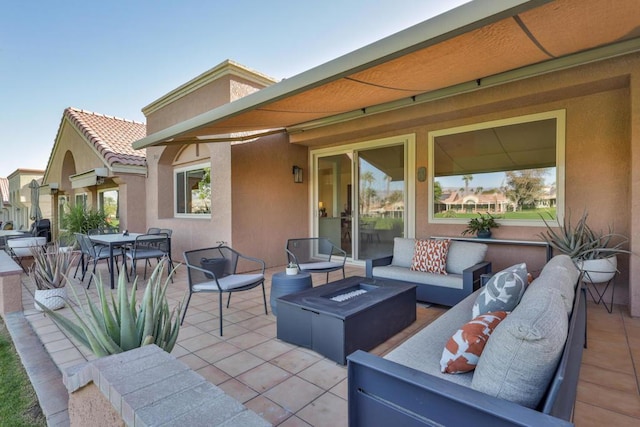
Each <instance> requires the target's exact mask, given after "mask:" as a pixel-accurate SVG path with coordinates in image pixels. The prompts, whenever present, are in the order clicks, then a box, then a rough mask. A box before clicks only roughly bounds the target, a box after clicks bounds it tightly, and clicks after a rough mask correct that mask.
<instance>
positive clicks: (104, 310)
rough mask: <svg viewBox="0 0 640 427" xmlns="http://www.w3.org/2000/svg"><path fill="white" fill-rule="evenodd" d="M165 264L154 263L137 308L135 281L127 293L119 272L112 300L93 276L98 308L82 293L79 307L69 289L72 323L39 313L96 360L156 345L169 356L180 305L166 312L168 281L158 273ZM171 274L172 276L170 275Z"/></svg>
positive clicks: (176, 336) (123, 278) (121, 273)
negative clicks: (80, 344)
mask: <svg viewBox="0 0 640 427" xmlns="http://www.w3.org/2000/svg"><path fill="white" fill-rule="evenodd" d="M166 262H168V261H167V260H163V261H161V262H159V263H158V265H157V266H156V268H155V269H154V270H153V273H151V277H150V278H149V282H148V283H147V287H146V289H145V291H144V295H143V297H142V301H141V302H140V305H139V306H138V305H137V301H136V289H137V281H138V280H137V277H136V279H135V280H134V282H133V285H132V287H131V292H130V293H129V294H128V293H127V283H126V277H125V275H124V272H123V271H120V275H119V276H118V288H117V291H116V294H115V296H114V294H113V293H110V294H109V296H107V294H106V293H105V291H104V286H103V284H102V279H101V278H100V277H99V276H97V277H96V278H95V279H96V289H97V290H98V297H99V300H100V301H99V306H97V305H96V304H95V303H94V302H93V301H92V300H91V298H90V297H89V294H88V292H87V291H86V290H84V292H85V295H86V301H87V302H86V303H85V305H84V306H83V305H82V304H81V303H80V300H79V298H78V295H77V293H76V291H75V290H74V289H73V288H74V287H73V286H70V288H71V291H72V293H73V296H74V298H75V300H76V302H77V304H76V305H77V306H78V309H75V308H74V307H73V304H68V306H69V308H70V309H71V311H72V312H73V314H74V316H75V321H73V320H71V319H68V318H66V317H65V316H63V315H61V314H60V313H58V312H54V311H51V310H49V309H47V308H46V307H44V306H42V304H40V306H41V307H43V310H44V311H45V312H46V313H47V314H48V315H49V316H51V318H52V319H53V321H54V322H55V323H56V324H58V325H59V326H60V327H61V328H62V329H64V330H66V331H67V332H69V334H70V335H71V336H73V337H74V338H76V339H77V340H78V341H80V342H81V343H82V344H83V345H85V346H86V347H87V348H89V349H91V351H92V352H93V354H95V355H96V356H98V357H102V356H108V355H110V354H116V353H121V352H123V351H127V350H131V349H134V348H138V347H142V346H144V345H147V344H156V345H157V346H158V347H160V348H162V349H164V350H165V351H167V352H169V353H170V352H171V350H173V347H174V345H175V343H176V341H177V339H178V332H179V329H180V312H181V311H182V303H181V302H179V303H178V304H177V305H176V306H175V307H174V308H173V309H170V308H169V304H168V302H167V298H166V292H167V287H168V284H169V278H167V279H166V280H164V283H163V279H162V269H163V268H164V266H166V264H165V263H166ZM172 274H173V273H172Z"/></svg>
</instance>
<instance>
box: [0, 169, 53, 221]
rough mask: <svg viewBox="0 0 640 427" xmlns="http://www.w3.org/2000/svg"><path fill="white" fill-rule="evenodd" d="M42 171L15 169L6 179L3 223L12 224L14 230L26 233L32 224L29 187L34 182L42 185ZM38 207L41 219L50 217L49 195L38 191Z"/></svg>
mask: <svg viewBox="0 0 640 427" xmlns="http://www.w3.org/2000/svg"><path fill="white" fill-rule="evenodd" d="M43 175H44V171H43V170H41V169H24V168H20V169H16V170H15V171H13V172H12V173H11V174H10V175H9V176H8V177H7V188H6V191H7V196H8V197H7V203H6V205H5V206H4V208H3V216H4V218H5V219H4V220H3V221H5V222H8V221H11V222H13V228H14V229H15V230H24V231H28V230H29V229H30V227H31V224H32V223H33V220H32V219H31V213H32V211H31V206H32V204H33V203H32V199H31V190H32V189H31V185H33V184H32V181H35V182H36V183H37V185H38V186H40V185H42V177H43ZM38 206H39V207H40V212H41V214H42V218H50V217H51V198H50V196H49V193H48V192H47V191H46V190H44V191H40V190H39V198H38Z"/></svg>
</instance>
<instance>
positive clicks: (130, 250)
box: [123, 233, 173, 281]
mask: <svg viewBox="0 0 640 427" xmlns="http://www.w3.org/2000/svg"><path fill="white" fill-rule="evenodd" d="M170 247H171V246H170V245H169V236H168V235H167V234H166V233H155V234H141V235H139V236H138V237H136V240H135V242H134V243H133V244H131V246H129V247H127V250H126V252H125V256H124V260H123V267H124V269H125V272H126V273H127V281H129V272H127V259H129V260H131V275H132V276H133V274H134V273H135V271H136V267H137V261H138V260H144V276H143V278H144V280H146V279H147V265H151V264H150V262H149V260H150V259H156V260H157V261H158V262H160V259H162V258H164V257H167V258H168V260H169V263H168V264H167V270H168V271H167V274H168V275H171V269H172V266H173V261H172V260H171V252H170V250H169V248H170ZM171 280H173V277H172V279H171Z"/></svg>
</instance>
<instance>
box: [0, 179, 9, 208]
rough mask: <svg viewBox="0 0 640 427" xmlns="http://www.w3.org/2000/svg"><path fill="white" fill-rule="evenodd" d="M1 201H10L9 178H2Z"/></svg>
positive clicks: (0, 181) (0, 184)
mask: <svg viewBox="0 0 640 427" xmlns="http://www.w3.org/2000/svg"><path fill="white" fill-rule="evenodd" d="M0 202H2V203H9V180H8V179H7V178H0Z"/></svg>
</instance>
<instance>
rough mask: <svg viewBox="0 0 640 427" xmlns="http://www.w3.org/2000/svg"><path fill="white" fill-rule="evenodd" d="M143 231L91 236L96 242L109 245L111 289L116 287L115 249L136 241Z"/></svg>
mask: <svg viewBox="0 0 640 427" xmlns="http://www.w3.org/2000/svg"><path fill="white" fill-rule="evenodd" d="M141 235H142V233H128V234H126V235H125V234H123V233H117V234H95V235H91V236H89V239H91V241H92V242H94V243H100V244H102V245H108V246H109V270H110V271H109V273H110V280H111V281H110V283H111V289H114V274H113V272H114V271H115V270H114V265H113V250H114V249H115V248H119V247H121V246H124V245H128V244H132V243H135V241H136V237H138V236H141Z"/></svg>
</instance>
